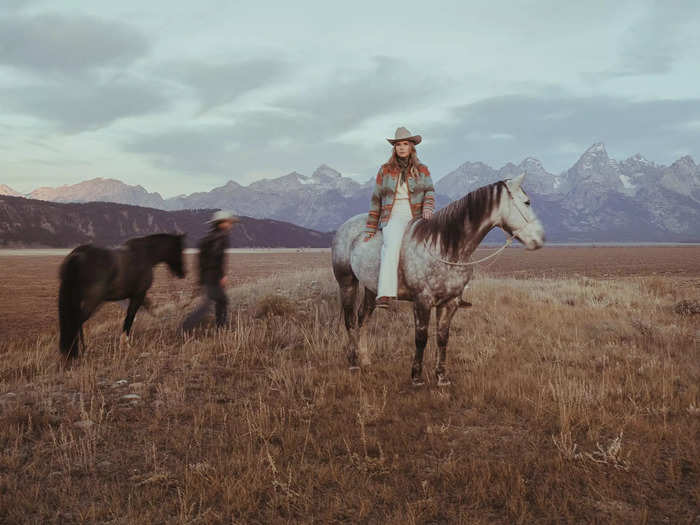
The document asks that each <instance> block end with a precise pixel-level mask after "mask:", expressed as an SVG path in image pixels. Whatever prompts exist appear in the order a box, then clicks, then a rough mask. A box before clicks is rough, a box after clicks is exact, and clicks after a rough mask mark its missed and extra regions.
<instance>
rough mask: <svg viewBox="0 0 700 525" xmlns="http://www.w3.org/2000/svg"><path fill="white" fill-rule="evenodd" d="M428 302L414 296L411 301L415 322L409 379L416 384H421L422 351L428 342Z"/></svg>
mask: <svg viewBox="0 0 700 525" xmlns="http://www.w3.org/2000/svg"><path fill="white" fill-rule="evenodd" d="M430 306H431V305H430V302H429V301H428V300H425V299H423V298H421V297H416V299H415V301H414V302H413V318H414V320H415V323H416V354H415V356H414V357H413V366H412V367H411V380H412V381H413V384H414V385H416V386H420V385H422V384H423V378H422V376H423V352H424V351H425V345H426V344H427V343H428V325H429V324H430Z"/></svg>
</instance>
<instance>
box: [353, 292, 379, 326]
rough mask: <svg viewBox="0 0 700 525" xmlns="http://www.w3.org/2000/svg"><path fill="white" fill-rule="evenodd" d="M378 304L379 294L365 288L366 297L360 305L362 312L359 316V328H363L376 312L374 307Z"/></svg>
mask: <svg viewBox="0 0 700 525" xmlns="http://www.w3.org/2000/svg"><path fill="white" fill-rule="evenodd" d="M376 304H377V294H376V292H373V291H372V290H370V289H369V288H365V296H364V298H363V299H362V304H361V305H360V310H359V312H358V314H357V326H358V327H359V328H362V325H363V324H364V323H365V321H366V320H367V319H369V316H370V315H372V312H374V307H375V306H376Z"/></svg>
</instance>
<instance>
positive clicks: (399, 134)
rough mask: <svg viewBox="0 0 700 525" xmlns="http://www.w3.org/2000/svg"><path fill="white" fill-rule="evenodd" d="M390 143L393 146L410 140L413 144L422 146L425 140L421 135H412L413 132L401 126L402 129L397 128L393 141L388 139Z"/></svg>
mask: <svg viewBox="0 0 700 525" xmlns="http://www.w3.org/2000/svg"><path fill="white" fill-rule="evenodd" d="M386 140H388V141H389V144H391V145H392V146H393V145H394V144H396V143H397V142H400V141H402V140H408V141H410V142H413V144H420V141H421V140H423V139H422V137H421V136H420V135H411V132H410V131H408V130H407V129H406V128H404V127H403V126H401V127H400V128H396V133H395V134H394V138H393V139H386Z"/></svg>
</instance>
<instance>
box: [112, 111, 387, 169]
mask: <svg viewBox="0 0 700 525" xmlns="http://www.w3.org/2000/svg"><path fill="white" fill-rule="evenodd" d="M296 122H297V120H296V119H295V118H294V117H293V116H289V115H284V114H279V113H277V112H264V111H263V112H248V113H246V114H245V119H242V118H240V116H239V120H238V123H237V124H231V125H222V126H210V127H189V128H182V129H177V130H172V131H170V132H167V133H162V134H156V135H147V136H143V137H140V138H138V139H135V140H133V141H131V142H130V143H128V144H126V145H125V149H126V150H127V151H129V152H132V153H139V154H143V155H145V156H147V157H149V158H150V159H151V160H152V161H153V162H154V164H155V165H156V166H158V167H161V168H165V169H168V170H172V171H176V172H180V173H183V172H184V173H192V174H198V175H204V174H206V175H218V176H220V177H223V178H224V179H226V180H228V179H234V180H236V179H238V180H240V175H241V174H243V173H246V172H250V171H260V170H273V171H274V170H278V171H281V172H289V171H292V170H299V171H304V170H305V169H306V170H307V171H308V170H310V169H312V168H313V167H315V166H316V165H318V164H321V163H324V162H325V163H328V164H332V165H336V166H341V167H342V166H345V167H353V168H354V169H355V171H358V170H359V171H362V172H364V171H366V172H367V177H368V178H369V177H370V176H371V175H373V174H374V171H375V170H376V166H370V165H368V161H369V162H370V163H371V162H372V160H376V155H375V156H372V155H370V154H368V152H367V151H366V150H364V149H362V148H357V147H352V148H351V147H348V146H346V145H343V144H338V143H332V142H330V143H329V142H312V141H309V140H308V139H301V140H294V139H293V138H291V137H289V138H287V132H283V133H280V132H278V131H276V128H275V126H279V127H282V128H284V129H286V130H292V129H293V128H294V126H295V125H296ZM302 133H305V134H308V133H309V131H308V130H303V131H302Z"/></svg>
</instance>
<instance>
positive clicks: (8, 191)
mask: <svg viewBox="0 0 700 525" xmlns="http://www.w3.org/2000/svg"><path fill="white" fill-rule="evenodd" d="M0 195H9V196H10V197H21V196H22V194H21V193H19V192H18V191H15V190H13V189H12V188H10V187H9V186H8V185H7V184H0Z"/></svg>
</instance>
